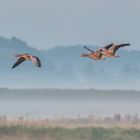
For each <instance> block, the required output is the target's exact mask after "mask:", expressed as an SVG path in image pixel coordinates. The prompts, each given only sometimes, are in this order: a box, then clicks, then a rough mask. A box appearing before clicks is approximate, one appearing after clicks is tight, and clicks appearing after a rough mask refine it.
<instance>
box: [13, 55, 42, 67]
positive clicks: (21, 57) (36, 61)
mask: <svg viewBox="0 0 140 140" xmlns="http://www.w3.org/2000/svg"><path fill="white" fill-rule="evenodd" d="M16 57H18V59H17V61H16V63H15V64H14V65H13V66H12V69H13V68H15V67H17V66H18V65H19V64H21V63H22V62H24V61H25V60H30V61H32V63H33V64H35V66H36V67H41V62H40V60H39V58H38V57H37V56H33V55H31V54H17V55H16Z"/></svg>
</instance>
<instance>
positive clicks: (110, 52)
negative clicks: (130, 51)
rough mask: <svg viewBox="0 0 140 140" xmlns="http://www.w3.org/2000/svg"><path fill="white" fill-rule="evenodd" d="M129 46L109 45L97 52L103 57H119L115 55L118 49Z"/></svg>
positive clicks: (127, 44)
mask: <svg viewBox="0 0 140 140" xmlns="http://www.w3.org/2000/svg"><path fill="white" fill-rule="evenodd" d="M129 45H130V44H129V43H126V44H119V45H115V44H113V43H111V44H109V45H107V46H105V47H103V48H100V49H99V50H98V51H100V52H101V53H102V54H103V55H104V56H107V57H119V55H117V54H116V51H117V50H118V49H119V48H122V47H125V46H129Z"/></svg>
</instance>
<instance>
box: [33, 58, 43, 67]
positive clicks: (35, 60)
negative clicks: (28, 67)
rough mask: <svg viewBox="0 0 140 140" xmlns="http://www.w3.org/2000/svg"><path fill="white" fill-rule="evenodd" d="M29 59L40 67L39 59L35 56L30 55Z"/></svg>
mask: <svg viewBox="0 0 140 140" xmlns="http://www.w3.org/2000/svg"><path fill="white" fill-rule="evenodd" d="M31 61H32V62H33V64H35V66H36V67H41V61H40V59H39V58H38V57H37V56H31Z"/></svg>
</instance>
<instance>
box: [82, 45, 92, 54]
mask: <svg viewBox="0 0 140 140" xmlns="http://www.w3.org/2000/svg"><path fill="white" fill-rule="evenodd" d="M84 48H85V49H87V50H88V51H90V52H94V51H92V50H91V49H89V48H88V47H86V46H85V45H84Z"/></svg>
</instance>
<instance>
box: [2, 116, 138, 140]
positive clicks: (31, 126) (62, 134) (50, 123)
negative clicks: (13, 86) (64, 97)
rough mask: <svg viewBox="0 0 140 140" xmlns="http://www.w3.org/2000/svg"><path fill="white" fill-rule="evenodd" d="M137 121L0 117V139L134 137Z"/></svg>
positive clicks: (117, 139)
mask: <svg viewBox="0 0 140 140" xmlns="http://www.w3.org/2000/svg"><path fill="white" fill-rule="evenodd" d="M139 138H140V122H139V120H137V122H135V121H134V120H125V119H119V120H118V119H114V117H113V118H110V120H108V119H106V118H104V119H90V118H58V119H56V118H55V119H27V118H24V117H18V118H7V117H6V116H2V117H1V119H0V140H19V139H20V140H138V139H139Z"/></svg>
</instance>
